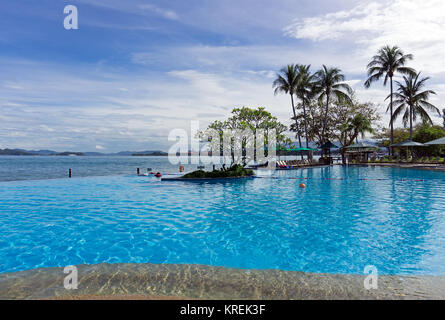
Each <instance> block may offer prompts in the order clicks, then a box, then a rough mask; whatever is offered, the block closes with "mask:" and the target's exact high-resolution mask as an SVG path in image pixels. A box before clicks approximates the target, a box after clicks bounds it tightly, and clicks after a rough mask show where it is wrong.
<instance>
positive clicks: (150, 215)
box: [0, 166, 445, 275]
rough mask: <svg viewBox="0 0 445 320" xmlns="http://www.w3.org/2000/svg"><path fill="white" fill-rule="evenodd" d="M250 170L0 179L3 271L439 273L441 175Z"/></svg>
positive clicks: (444, 189)
mask: <svg viewBox="0 0 445 320" xmlns="http://www.w3.org/2000/svg"><path fill="white" fill-rule="evenodd" d="M258 174H259V175H261V176H262V178H257V179H248V180H245V179H243V180H232V181H226V182H221V181H219V182H210V183H208V182H199V183H196V182H173V181H172V182H166V181H164V182H162V181H161V182H160V181H158V180H157V179H153V178H150V177H136V176H132V175H125V176H108V177H89V178H73V179H56V180H40V181H13V182H0V272H10V271H19V270H25V269H31V268H36V267H54V266H66V265H72V264H82V263H86V264H95V263H101V262H109V263H119V262H129V263H144V262H147V263H172V264H173V263H188V264H206V265H215V266H226V267H235V268H243V269H282V270H293V271H306V272H323V273H363V269H364V267H365V266H366V265H375V266H376V267H377V268H378V270H379V272H380V273H381V274H431V275H444V274H445V217H444V213H445V173H442V172H430V171H420V170H404V169H395V168H383V167H341V166H336V167H327V168H317V169H307V170H298V171H286V172H284V171H283V172H280V171H278V172H274V173H273V175H272V176H269V175H267V174H266V173H265V172H259V173H258ZM421 180H423V181H421ZM301 182H304V183H306V184H307V189H300V188H299V187H298V185H299V184H300V183H301Z"/></svg>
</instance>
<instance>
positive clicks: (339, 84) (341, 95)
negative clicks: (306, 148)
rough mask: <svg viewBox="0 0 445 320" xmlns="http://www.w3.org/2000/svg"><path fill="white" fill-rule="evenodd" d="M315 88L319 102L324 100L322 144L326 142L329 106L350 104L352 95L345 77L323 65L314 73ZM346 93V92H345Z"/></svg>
mask: <svg viewBox="0 0 445 320" xmlns="http://www.w3.org/2000/svg"><path fill="white" fill-rule="evenodd" d="M315 79H316V86H315V88H314V90H315V91H316V92H318V93H319V100H320V101H323V100H326V104H325V114H324V120H323V126H322V131H321V136H322V139H323V141H322V142H323V143H324V142H326V140H327V139H326V136H325V134H326V127H327V123H328V115H329V104H330V103H331V102H334V101H339V100H342V101H346V102H350V101H351V98H350V94H352V89H351V87H350V86H349V85H348V84H346V83H344V82H343V81H344V80H345V76H344V75H343V74H342V73H341V70H340V69H338V68H328V67H326V66H325V65H323V67H322V69H321V70H319V71H317V72H316V73H315ZM345 91H346V92H345Z"/></svg>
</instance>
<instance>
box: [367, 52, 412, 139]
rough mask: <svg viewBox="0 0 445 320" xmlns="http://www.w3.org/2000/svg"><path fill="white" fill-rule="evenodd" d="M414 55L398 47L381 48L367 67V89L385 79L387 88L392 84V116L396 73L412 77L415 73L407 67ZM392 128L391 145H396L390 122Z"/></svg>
mask: <svg viewBox="0 0 445 320" xmlns="http://www.w3.org/2000/svg"><path fill="white" fill-rule="evenodd" d="M412 59H413V55H411V54H404V53H403V51H402V50H401V49H400V48H399V47H397V46H393V47H390V46H385V47H383V48H381V49H380V50H379V51H378V52H377V54H376V55H375V56H374V57H372V60H371V62H370V63H369V64H368V65H367V67H366V68H367V72H368V79H367V80H366V81H365V88H369V87H370V86H371V84H372V83H373V82H376V81H379V80H380V79H381V78H382V77H384V80H383V85H385V86H386V84H387V83H388V80H389V82H390V97H391V101H390V105H389V110H390V116H391V119H392V116H393V100H392V99H393V98H392V97H393V77H394V75H395V74H396V73H400V74H405V75H410V74H414V73H415V71H414V69H412V68H409V67H406V66H405V65H406V63H407V62H408V60H412ZM390 128H391V144H394V124H393V122H392V121H390Z"/></svg>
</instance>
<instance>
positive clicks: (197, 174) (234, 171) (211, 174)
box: [180, 164, 253, 179]
mask: <svg viewBox="0 0 445 320" xmlns="http://www.w3.org/2000/svg"><path fill="white" fill-rule="evenodd" d="M251 176H253V170H251V169H246V168H244V167H243V166H241V165H239V164H235V165H233V166H231V167H230V168H228V169H227V170H223V171H222V170H213V171H203V170H197V171H193V172H190V173H187V174H185V175H184V176H182V177H181V178H180V179H224V178H246V177H251Z"/></svg>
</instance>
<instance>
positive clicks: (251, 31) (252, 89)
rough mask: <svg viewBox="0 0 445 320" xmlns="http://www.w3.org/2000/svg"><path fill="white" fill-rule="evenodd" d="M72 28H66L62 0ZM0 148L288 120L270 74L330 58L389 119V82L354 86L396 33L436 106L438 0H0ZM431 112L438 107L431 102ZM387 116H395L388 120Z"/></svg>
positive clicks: (110, 146)
mask: <svg viewBox="0 0 445 320" xmlns="http://www.w3.org/2000/svg"><path fill="white" fill-rule="evenodd" d="M66 5H75V6H76V7H77V9H78V27H79V28H78V29H77V30H66V29H65V28H64V24H63V22H64V19H65V16H66V15H65V14H64V12H63V11H64V7H65V6H66ZM0 6H1V10H0V123H1V125H0V148H24V149H52V150H56V151H66V150H70V151H97V152H117V151H122V150H132V151H136V150H164V151H168V149H169V147H170V146H171V145H172V144H173V143H174V142H172V141H168V134H169V132H170V131H171V130H173V129H176V128H183V129H188V128H189V127H190V121H192V120H199V121H200V126H201V128H204V127H206V126H207V125H208V124H209V123H210V122H211V121H213V120H223V119H224V118H226V117H227V116H228V115H229V113H230V111H231V110H232V109H233V108H234V107H242V106H249V107H255V108H256V107H260V106H264V107H266V109H267V110H268V111H270V112H271V113H272V114H274V115H275V116H277V117H278V118H279V120H280V121H281V122H283V123H284V124H286V125H289V124H290V116H291V114H292V113H291V107H290V101H289V100H290V99H289V97H288V96H286V95H278V96H274V94H273V90H272V81H273V80H274V76H275V74H276V72H277V71H279V70H280V68H281V67H283V66H285V65H286V64H289V63H300V64H310V65H311V70H312V71H316V70H317V69H319V68H320V67H321V66H322V65H323V64H326V65H327V66H335V67H338V68H340V69H341V70H342V71H343V73H344V74H345V75H346V80H347V82H348V83H349V84H350V85H351V86H352V87H353V88H354V89H355V90H356V94H357V97H358V98H359V99H360V100H361V101H363V102H365V101H369V102H373V103H375V104H376V107H377V108H378V110H379V112H380V113H381V114H382V117H383V120H382V124H383V125H387V124H388V121H389V117H388V115H387V114H385V111H386V102H385V101H384V99H385V98H386V96H387V95H388V93H389V88H388V87H383V85H382V84H380V83H377V84H374V85H373V86H372V87H371V88H370V89H367V90H366V89H364V87H363V82H364V81H365V80H366V65H367V63H368V62H369V60H370V58H371V57H372V56H373V55H374V54H375V53H376V51H377V50H378V49H379V48H380V47H381V46H383V45H386V44H390V45H398V46H400V47H401V48H402V49H403V50H404V52H405V53H412V54H413V55H414V57H415V59H414V60H413V61H412V62H410V64H409V65H410V66H411V67H413V68H415V69H417V70H419V71H422V74H423V75H424V76H429V77H431V79H430V80H429V82H428V84H429V88H430V89H432V90H435V91H436V93H437V95H436V96H433V98H432V99H431V102H432V103H433V104H435V105H436V106H437V107H439V109H440V110H442V109H443V108H445V101H444V97H445V63H444V62H443V53H444V52H445V32H444V30H445V2H444V1H442V0H423V1H418V0H385V1H377V0H376V1H359V0H338V1H337V0H336V1H333V0H294V1H290V0H281V1H280V0H277V1H261V0H245V1H242V0H237V1H236V0H224V1H213V0H212V1H210V0H201V1H198V0H188V1H181V0H170V1H148V0H147V1H146V0H126V1H121V0H68V1H62V0H39V1H35V0H4V1H2V3H1V5H0ZM432 116H433V117H432V118H433V121H434V122H435V123H436V124H441V123H442V119H441V118H440V117H439V116H438V115H432ZM398 125H401V124H400V123H398Z"/></svg>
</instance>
